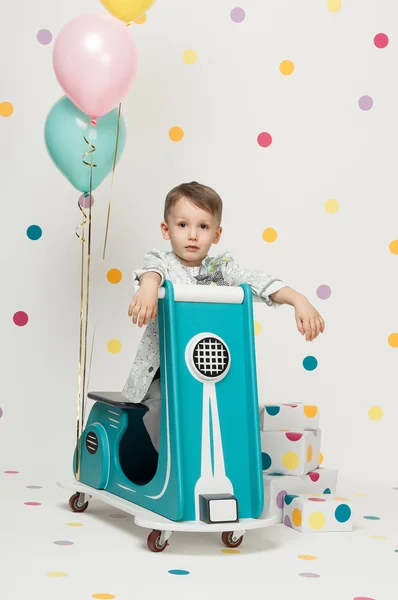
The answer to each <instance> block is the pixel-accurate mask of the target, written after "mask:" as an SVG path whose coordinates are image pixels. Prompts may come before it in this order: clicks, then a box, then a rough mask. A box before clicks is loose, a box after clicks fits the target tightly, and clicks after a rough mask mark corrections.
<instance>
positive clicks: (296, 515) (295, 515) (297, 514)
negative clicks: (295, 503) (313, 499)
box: [292, 508, 302, 527]
mask: <svg viewBox="0 0 398 600" xmlns="http://www.w3.org/2000/svg"><path fill="white" fill-rule="evenodd" d="M301 521H302V516H301V510H300V509H299V508H295V509H294V511H293V512H292V522H293V525H295V526H296V527H300V525H301Z"/></svg>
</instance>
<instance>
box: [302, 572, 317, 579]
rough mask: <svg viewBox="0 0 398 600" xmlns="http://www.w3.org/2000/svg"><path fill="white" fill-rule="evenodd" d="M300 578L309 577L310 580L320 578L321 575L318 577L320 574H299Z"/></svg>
mask: <svg viewBox="0 0 398 600" xmlns="http://www.w3.org/2000/svg"><path fill="white" fill-rule="evenodd" d="M299 575H300V577H308V578H310V579H316V578H317V577H320V575H318V573H299Z"/></svg>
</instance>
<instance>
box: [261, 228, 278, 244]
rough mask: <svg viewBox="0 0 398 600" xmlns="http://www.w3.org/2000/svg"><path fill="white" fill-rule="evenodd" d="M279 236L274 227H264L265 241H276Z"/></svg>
mask: <svg viewBox="0 0 398 600" xmlns="http://www.w3.org/2000/svg"><path fill="white" fill-rule="evenodd" d="M277 237H278V234H277V232H276V231H275V229H272V227H268V228H267V229H264V231H263V240H264V242H268V243H272V242H275V240H276V238H277Z"/></svg>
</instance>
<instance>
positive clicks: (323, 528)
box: [283, 494, 352, 533]
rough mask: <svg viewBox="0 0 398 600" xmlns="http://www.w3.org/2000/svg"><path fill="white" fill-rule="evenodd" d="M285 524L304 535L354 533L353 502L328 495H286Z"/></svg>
mask: <svg viewBox="0 0 398 600" xmlns="http://www.w3.org/2000/svg"><path fill="white" fill-rule="evenodd" d="M283 522H284V524H285V525H287V526H288V527H291V528H292V529H296V531H301V532H302V533H316V532H332V531H336V532H343V531H352V510H351V502H350V500H347V498H339V497H337V496H332V495H328V494H321V495H319V496H309V495H304V494H300V495H298V496H296V495H294V494H286V496H285V498H284V508H283Z"/></svg>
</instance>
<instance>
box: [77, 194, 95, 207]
mask: <svg viewBox="0 0 398 600" xmlns="http://www.w3.org/2000/svg"><path fill="white" fill-rule="evenodd" d="M90 204H91V206H93V204H94V196H93V195H92V194H91V203H90V194H89V192H85V193H84V194H82V195H81V196H80V198H79V205H80V206H81V207H82V208H90Z"/></svg>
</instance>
